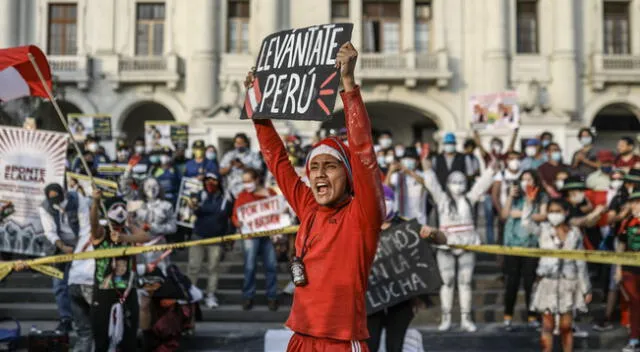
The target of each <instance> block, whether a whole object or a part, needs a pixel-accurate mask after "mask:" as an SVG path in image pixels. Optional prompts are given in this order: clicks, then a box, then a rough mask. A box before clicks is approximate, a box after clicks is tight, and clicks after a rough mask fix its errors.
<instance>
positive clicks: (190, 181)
mask: <svg viewBox="0 0 640 352" xmlns="http://www.w3.org/2000/svg"><path fill="white" fill-rule="evenodd" d="M201 192H202V181H200V180H198V179H197V178H195V177H193V178H190V177H184V178H183V179H182V183H181V184H180V193H179V194H178V206H177V207H176V218H177V219H178V220H177V221H178V222H177V223H178V225H180V226H184V227H188V228H190V229H192V228H193V226H194V225H195V223H196V216H195V214H194V213H193V209H191V207H190V206H189V204H190V202H196V203H197V202H199V200H200V193H201Z"/></svg>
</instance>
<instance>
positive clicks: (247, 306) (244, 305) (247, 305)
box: [242, 299, 253, 310]
mask: <svg viewBox="0 0 640 352" xmlns="http://www.w3.org/2000/svg"><path fill="white" fill-rule="evenodd" d="M251 308H253V300H252V299H245V300H244V302H242V310H251Z"/></svg>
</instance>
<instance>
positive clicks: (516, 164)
mask: <svg viewBox="0 0 640 352" xmlns="http://www.w3.org/2000/svg"><path fill="white" fill-rule="evenodd" d="M507 167H509V170H511V171H517V170H518V169H520V160H518V159H511V160H509V161H508V162H507Z"/></svg>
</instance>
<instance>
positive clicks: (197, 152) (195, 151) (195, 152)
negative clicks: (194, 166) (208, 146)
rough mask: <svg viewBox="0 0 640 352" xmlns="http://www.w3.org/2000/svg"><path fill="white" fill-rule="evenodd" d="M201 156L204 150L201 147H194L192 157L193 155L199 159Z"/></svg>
mask: <svg viewBox="0 0 640 352" xmlns="http://www.w3.org/2000/svg"><path fill="white" fill-rule="evenodd" d="M203 156H204V151H203V150H202V149H195V150H194V151H193V157H194V158H198V159H200V158H202V157H203Z"/></svg>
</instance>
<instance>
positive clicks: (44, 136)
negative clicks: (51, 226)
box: [0, 126, 68, 256]
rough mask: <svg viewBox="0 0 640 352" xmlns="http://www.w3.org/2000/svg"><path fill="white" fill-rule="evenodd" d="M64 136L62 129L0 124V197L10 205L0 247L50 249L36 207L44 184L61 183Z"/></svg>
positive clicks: (35, 252)
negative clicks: (12, 207) (10, 208)
mask: <svg viewBox="0 0 640 352" xmlns="http://www.w3.org/2000/svg"><path fill="white" fill-rule="evenodd" d="M67 139H68V135H67V134H64V133H57V132H45V131H38V130H26V129H22V128H13V127H5V126H2V127H0V199H2V200H3V201H8V202H11V203H12V204H13V205H14V213H13V214H11V215H10V216H9V217H8V218H7V219H6V220H5V221H4V222H2V224H0V236H1V241H0V251H3V252H13V253H21V254H28V255H35V256H43V255H46V254H48V253H50V252H51V251H52V249H53V246H52V245H51V244H50V243H49V242H48V241H47V240H46V238H45V237H44V234H43V230H42V224H41V223H40V214H39V210H38V209H39V208H40V205H41V204H42V202H43V201H44V200H45V194H44V188H45V187H46V186H47V185H48V184H50V183H58V184H61V185H62V184H63V183H64V173H65V161H66V156H67Z"/></svg>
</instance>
